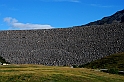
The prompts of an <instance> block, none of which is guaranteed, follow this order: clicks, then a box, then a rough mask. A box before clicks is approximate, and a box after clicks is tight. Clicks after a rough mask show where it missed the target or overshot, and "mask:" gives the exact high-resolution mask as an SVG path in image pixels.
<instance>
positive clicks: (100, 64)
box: [83, 53, 124, 70]
mask: <svg viewBox="0 0 124 82" xmlns="http://www.w3.org/2000/svg"><path fill="white" fill-rule="evenodd" d="M83 67H86V68H95V69H96V68H99V69H104V68H106V69H112V68H115V69H118V70H124V53H116V54H113V55H110V56H107V57H105V58H102V59H99V60H96V61H93V62H90V63H88V64H85V65H84V66H83Z"/></svg>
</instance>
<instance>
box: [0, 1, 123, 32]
mask: <svg viewBox="0 0 124 82" xmlns="http://www.w3.org/2000/svg"><path fill="white" fill-rule="evenodd" d="M123 3H124V0H0V30H27V29H53V28H69V27H73V26H80V25H84V24H87V23H89V22H93V21H96V20H100V19H102V18H103V17H105V16H110V15H112V14H114V13H115V12H117V11H120V10H122V9H124V4H123Z"/></svg>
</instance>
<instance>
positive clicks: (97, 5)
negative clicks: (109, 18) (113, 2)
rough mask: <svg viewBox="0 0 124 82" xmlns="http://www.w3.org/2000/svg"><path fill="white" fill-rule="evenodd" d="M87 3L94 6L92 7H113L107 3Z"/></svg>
mask: <svg viewBox="0 0 124 82" xmlns="http://www.w3.org/2000/svg"><path fill="white" fill-rule="evenodd" d="M89 5H90V6H94V7H104V8H109V7H113V6H109V5H100V4H89Z"/></svg>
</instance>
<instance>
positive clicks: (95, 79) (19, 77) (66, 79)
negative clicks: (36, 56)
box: [0, 65, 124, 82]
mask: <svg viewBox="0 0 124 82" xmlns="http://www.w3.org/2000/svg"><path fill="white" fill-rule="evenodd" d="M0 82H124V76H119V75H114V74H108V73H103V72H99V71H96V70H93V69H86V68H70V67H55V66H53V67H52V66H41V65H9V66H0Z"/></svg>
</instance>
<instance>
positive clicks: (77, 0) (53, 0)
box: [40, 0, 80, 2]
mask: <svg viewBox="0 0 124 82" xmlns="http://www.w3.org/2000/svg"><path fill="white" fill-rule="evenodd" d="M40 1H45V2H51V1H52V2H80V0H40Z"/></svg>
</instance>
